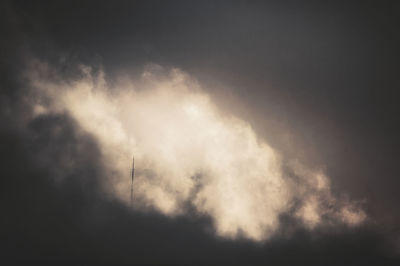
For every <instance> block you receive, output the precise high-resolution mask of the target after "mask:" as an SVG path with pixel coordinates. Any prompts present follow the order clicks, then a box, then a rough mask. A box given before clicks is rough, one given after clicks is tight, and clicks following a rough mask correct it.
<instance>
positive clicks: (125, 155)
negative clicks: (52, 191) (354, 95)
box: [28, 62, 366, 241]
mask: <svg viewBox="0 0 400 266" xmlns="http://www.w3.org/2000/svg"><path fill="white" fill-rule="evenodd" d="M34 64H35V66H34V67H33V68H32V69H30V70H29V71H28V73H29V78H30V82H31V85H32V86H33V88H35V90H34V91H35V95H36V97H35V98H34V99H35V100H34V101H33V102H32V106H33V108H34V110H35V111H34V114H33V115H34V116H37V115H43V114H46V113H49V112H51V113H60V112H68V113H69V114H70V115H71V116H72V117H73V118H74V119H76V121H77V122H78V123H79V125H80V126H81V127H82V129H84V130H86V131H87V132H89V133H91V134H92V135H93V136H94V137H95V138H96V139H97V140H98V142H99V144H100V148H101V151H102V154H103V155H104V158H105V159H104V164H105V165H106V166H107V167H108V168H109V169H110V170H111V172H113V173H115V175H114V176H113V177H110V184H111V186H112V188H111V189H110V190H111V191H113V192H115V194H116V195H117V196H118V197H119V198H120V199H121V200H122V201H124V202H126V203H128V202H129V193H130V178H129V171H130V166H131V158H132V155H133V154H134V155H135V165H136V173H137V175H136V179H135V186H134V194H135V198H136V201H135V204H136V205H135V207H136V208H139V209H141V208H142V209H143V208H146V207H151V208H154V209H156V210H158V211H159V212H161V213H163V214H165V215H169V216H174V215H185V208H184V206H185V204H187V203H189V204H192V205H193V206H194V207H195V209H196V210H197V212H198V213H200V214H204V215H208V216H210V217H212V219H213V221H214V225H215V231H216V233H217V234H218V235H219V236H222V237H227V238H236V237H238V236H244V237H246V238H250V239H253V240H256V241H261V240H265V239H268V238H269V237H270V236H271V235H273V234H274V233H275V232H276V231H277V229H278V228H279V227H280V223H279V217H280V215H281V214H283V213H287V212H288V211H289V210H290V209H291V208H293V207H294V202H300V204H298V206H297V207H295V208H296V211H295V212H294V214H293V217H294V218H295V219H299V220H300V221H302V222H303V223H304V225H305V226H306V227H307V228H310V229H312V228H314V227H315V226H317V225H319V224H321V223H323V221H324V219H322V217H328V218H329V219H333V220H335V221H339V222H343V223H346V224H349V225H356V224H359V223H361V222H362V221H363V220H364V219H365V218H366V216H365V213H364V212H363V211H362V210H360V209H359V208H357V207H356V205H355V204H352V203H351V202H348V201H346V202H343V201H342V200H340V199H336V198H335V197H334V196H333V195H332V193H331V191H330V184H329V179H328V177H327V176H325V175H324V173H323V172H321V171H314V170H311V169H307V168H306V167H305V166H303V165H301V164H300V163H298V162H293V163H292V164H291V165H290V169H291V171H292V172H293V174H294V175H295V176H296V178H295V179H291V178H290V176H287V175H285V173H284V171H283V170H282V169H283V167H282V158H280V155H279V153H278V152H277V151H275V150H274V149H273V148H271V146H270V145H268V143H267V142H266V141H265V140H263V139H261V138H259V137H257V136H256V134H255V132H254V131H253V129H252V128H251V126H250V125H249V124H248V123H246V122H245V121H243V120H241V119H239V118H237V117H233V116H232V115H229V114H226V113H222V112H221V111H219V110H218V107H217V106H216V105H215V104H214V103H213V101H212V99H211V98H210V97H209V96H208V95H207V93H205V92H204V91H203V90H202V89H201V86H200V85H199V84H198V83H197V82H196V81H195V80H194V79H192V78H191V77H189V76H188V75H187V74H185V73H184V72H182V71H180V70H178V69H172V70H171V71H169V72H168V71H166V70H164V69H162V68H161V67H159V66H157V67H156V71H153V70H154V66H153V67H152V68H150V70H148V71H146V72H144V73H143V75H142V77H141V78H140V80H137V81H133V82H124V83H123V85H116V86H113V87H110V86H108V84H107V82H106V81H105V80H104V73H103V72H101V71H99V72H98V73H97V74H92V71H91V69H90V68H89V67H86V66H83V67H82V69H81V71H82V74H83V77H82V78H80V79H76V80H63V78H62V77H61V76H58V77H57V78H55V76H57V75H58V74H57V73H55V72H54V71H52V70H51V67H49V66H48V65H46V64H44V63H41V62H35V63H34ZM151 69H153V70H151ZM165 73H167V74H165ZM54 80H56V81H54ZM44 99H45V100H44ZM328 205H329V206H330V207H329V208H326V206H328Z"/></svg>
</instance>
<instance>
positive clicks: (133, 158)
mask: <svg viewBox="0 0 400 266" xmlns="http://www.w3.org/2000/svg"><path fill="white" fill-rule="evenodd" d="M134 178H135V157H133V156H132V180H131V207H132V206H133V179H134Z"/></svg>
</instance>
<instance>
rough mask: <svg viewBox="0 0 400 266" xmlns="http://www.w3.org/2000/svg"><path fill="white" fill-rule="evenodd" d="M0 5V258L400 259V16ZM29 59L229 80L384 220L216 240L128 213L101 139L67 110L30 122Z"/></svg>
mask: <svg viewBox="0 0 400 266" xmlns="http://www.w3.org/2000/svg"><path fill="white" fill-rule="evenodd" d="M4 7H5V8H4V9H3V8H2V11H1V12H2V14H4V16H2V20H1V23H2V29H4V31H3V34H2V36H3V37H2V39H3V40H4V42H2V44H1V46H0V47H1V58H0V60H1V66H0V67H1V68H0V69H1V72H2V73H1V84H0V85H1V105H2V106H1V120H2V125H1V141H2V145H1V150H2V152H1V158H2V165H3V171H2V178H1V186H0V190H1V196H0V198H1V201H0V205H1V210H2V215H1V216H2V219H1V222H0V226H1V228H0V232H1V240H0V241H1V246H2V249H1V250H2V251H1V254H0V256H1V258H0V259H2V260H4V261H5V260H10V261H14V262H35V261H36V262H38V261H42V262H44V261H58V262H60V261H62V262H81V261H87V262H102V263H107V262H110V263H180V264H186V263H198V264H208V263H237V264H265V263H268V262H269V263H273V264H279V263H282V264H289V265H290V264H293V263H297V264H299V263H303V264H304V265H309V264H310V263H315V264H322V263H324V264H328V265H329V264H332V265H335V264H338V263H341V264H351V263H357V264H368V263H369V264H375V265H377V264H379V265H383V264H390V263H392V264H393V265H394V264H395V263H396V262H397V261H396V260H395V259H392V258H390V257H387V255H392V251H393V250H396V249H397V250H398V246H397V247H396V245H398V225H399V218H400V213H399V211H398V206H397V205H398V202H400V196H399V195H400V194H399V193H398V188H399V179H398V176H399V171H398V169H399V168H398V164H397V161H398V158H399V146H400V145H399V140H398V136H399V133H400V132H399V131H400V130H399V126H398V122H397V120H398V114H399V112H398V111H399V110H398V104H397V99H398V98H397V90H398V88H399V81H398V78H397V71H398V70H397V69H396V64H397V62H398V61H397V59H398V55H399V52H398V47H399V46H398V45H399V42H398V37H397V33H396V31H397V27H396V25H397V24H398V23H397V22H398V21H397V19H395V17H396V12H398V10H399V8H398V7H396V6H384V7H376V6H375V5H372V4H371V5H370V4H361V5H352V6H339V5H327V6H323V5H322V4H321V5H305V6H302V5H299V4H286V5H283V4H276V3H270V4H260V3H253V4H248V3H243V2H242V3H235V4H228V3H224V2H220V3H215V4H212V3H206V4H204V3H185V2H180V3H177V2H173V3H171V2H136V3H131V2H125V3H118V4H115V5H113V6H112V7H110V6H109V4H101V3H97V2H96V3H94V2H84V3H82V2H79V3H78V2H76V3H68V2H65V3H61V4H60V3H53V2H48V3H44V2H43V3H41V4H38V3H34V2H24V1H16V2H14V3H8V4H5V5H4ZM31 53H33V54H35V55H38V56H40V57H42V58H46V59H48V60H55V61H57V60H59V57H60V56H59V54H63V55H65V54H67V55H68V56H69V57H72V58H77V59H76V60H78V61H83V62H85V63H88V64H92V63H95V64H97V63H98V60H99V58H101V61H102V63H103V65H104V67H105V68H106V69H108V70H110V73H113V72H114V73H117V72H120V71H128V72H129V71H132V72H135V68H141V67H142V66H143V65H144V64H145V63H148V62H157V63H161V64H166V65H173V66H179V67H181V68H183V69H185V70H187V71H189V72H190V73H193V74H194V75H195V76H197V77H199V78H200V79H201V80H202V81H204V82H206V83H207V82H208V83H209V84H210V87H212V86H214V85H216V84H221V83H222V84H224V85H225V86H227V87H230V88H231V89H232V90H233V92H234V93H235V94H237V95H239V96H240V98H241V99H240V101H241V102H242V103H241V104H242V105H239V106H238V109H237V110H238V112H241V111H242V109H244V107H243V106H252V109H251V110H243V113H242V114H241V115H242V116H244V117H245V118H246V119H247V120H249V121H251V122H252V124H253V125H254V127H255V128H256V130H257V131H258V132H260V133H261V134H262V135H263V136H266V137H268V138H269V139H273V140H274V145H275V146H276V147H278V148H280V149H281V150H282V151H285V150H286V149H288V150H289V149H292V148H291V147H288V145H289V146H290V145H294V146H295V147H296V148H297V149H300V150H302V151H303V152H300V153H299V154H298V155H299V157H301V158H302V159H303V160H305V161H311V162H314V161H317V162H318V163H324V164H326V167H327V171H328V173H329V175H330V176H331V177H332V183H333V185H334V186H336V187H337V188H338V190H339V191H343V190H344V191H348V192H350V194H351V195H354V196H355V197H357V198H359V199H366V200H367V204H366V207H367V211H368V214H369V215H371V217H372V220H373V223H375V225H368V226H367V227H365V228H360V229H357V230H349V229H346V228H343V229H341V230H339V229H337V230H338V231H332V232H329V231H328V232H325V231H324V232H314V233H313V234H311V235H310V234H309V233H308V232H303V231H301V230H299V229H297V228H296V224H295V222H294V221H290V219H289V218H287V220H285V219H286V218H285V217H282V220H283V222H286V223H287V227H290V226H293V227H295V229H294V230H295V231H296V233H295V234H294V235H293V236H291V237H290V238H288V240H287V239H285V240H282V238H278V239H274V240H273V241H271V243H268V244H262V245H255V244H251V243H247V242H245V241H238V242H230V241H222V240H219V239H215V238H214V237H213V236H212V234H211V233H207V230H205V229H204V228H210V221H208V220H207V219H204V218H199V217H194V218H176V219H173V220H171V219H168V218H165V217H162V216H159V215H157V214H154V213H150V214H149V213H148V214H139V213H132V212H128V211H127V209H126V208H125V207H123V206H121V205H120V204H119V203H117V201H115V200H114V199H113V198H112V197H111V196H107V195H106V196H104V194H105V193H104V191H105V188H104V187H103V186H104V184H105V183H104V182H103V180H104V179H105V178H106V175H107V174H108V173H107V171H106V169H104V168H103V166H102V164H101V153H100V152H99V147H98V144H97V143H96V141H95V140H94V139H93V138H92V137H91V136H89V135H85V134H84V133H82V132H80V130H79V128H78V126H77V125H76V122H75V121H74V120H73V119H72V118H71V117H69V116H68V115H67V114H64V115H46V116H42V117H39V118H36V119H34V120H33V121H31V122H29V123H28V124H27V125H24V124H23V123H22V122H21V121H24V119H25V118H26V116H27V115H28V114H29V113H30V112H31V110H30V109H29V107H28V106H25V105H24V102H23V101H21V98H22V97H21V96H23V94H24V86H25V84H24V82H23V80H21V78H20V75H19V71H20V69H21V68H22V67H23V65H24V61H23V60H24V58H25V56H26V54H31ZM127 69H128V70H127ZM129 69H131V70H129ZM65 71H68V70H65ZM211 93H215V94H216V95H221V94H224V93H225V91H224V90H222V89H221V91H212V92H211ZM227 108H229V107H227ZM241 108H242V109H241ZM266 116H268V117H267V118H265V117H266ZM264 119H266V120H268V123H265V122H263V120H264ZM281 121H283V122H281ZM282 123H283V125H282ZM267 124H269V125H271V124H272V125H277V127H278V126H282V127H284V128H289V129H290V130H291V131H292V132H295V133H294V134H295V135H297V138H296V141H295V142H292V141H291V142H289V143H287V142H286V141H287V139H285V138H283V137H282V136H279V134H278V132H279V131H278V130H276V132H274V130H275V129H274V128H268V127H266V126H264V125H267ZM77 158H79V160H78V159H77ZM210 230H211V229H210ZM382 236H384V237H382ZM388 239H389V240H390V241H393V243H388ZM286 240H287V241H286ZM396 241H397V242H396ZM393 244H394V245H393Z"/></svg>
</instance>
